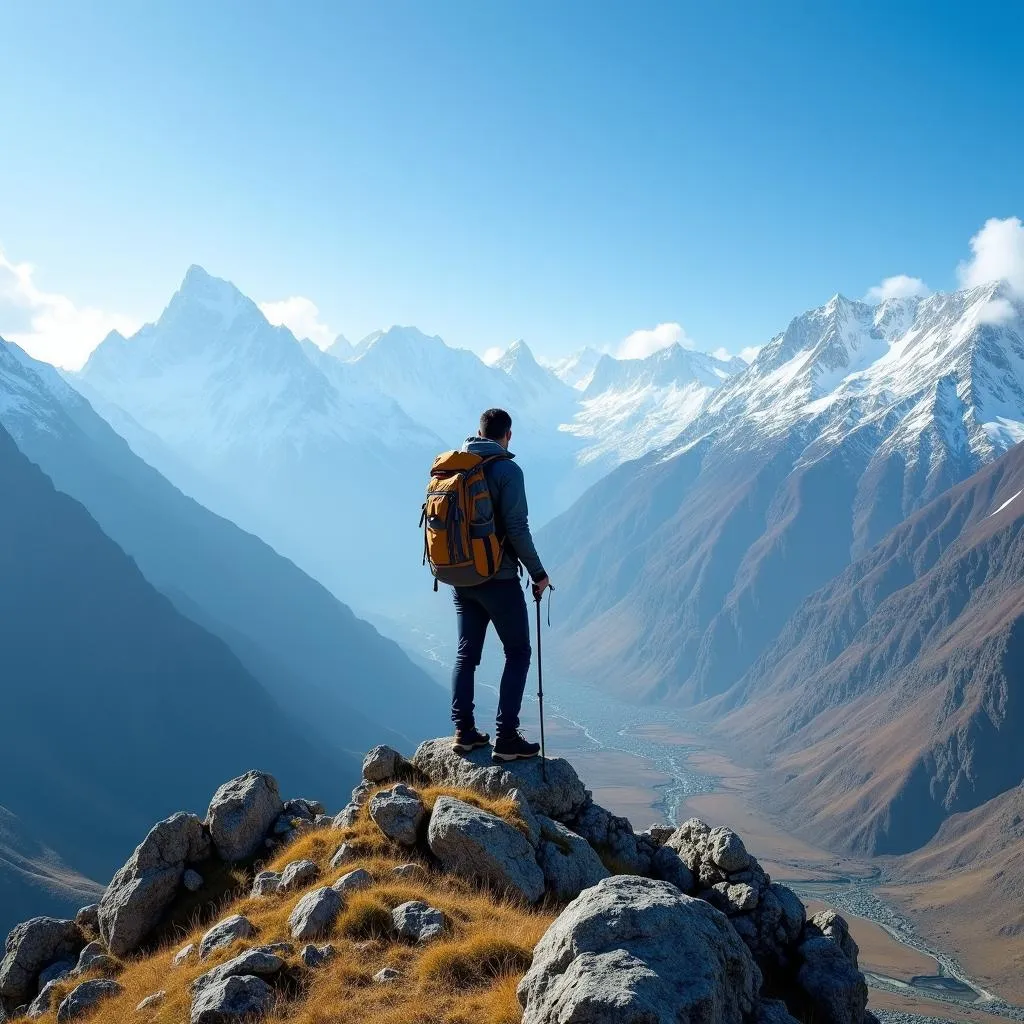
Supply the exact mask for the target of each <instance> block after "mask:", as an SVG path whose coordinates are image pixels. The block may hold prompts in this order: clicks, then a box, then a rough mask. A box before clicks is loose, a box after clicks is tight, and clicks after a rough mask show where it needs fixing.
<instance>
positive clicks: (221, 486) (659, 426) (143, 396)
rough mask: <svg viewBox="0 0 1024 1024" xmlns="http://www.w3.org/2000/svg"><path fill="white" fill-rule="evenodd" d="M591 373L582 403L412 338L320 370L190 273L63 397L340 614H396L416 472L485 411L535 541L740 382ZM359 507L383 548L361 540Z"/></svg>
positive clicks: (409, 568) (508, 365) (509, 366)
mask: <svg viewBox="0 0 1024 1024" xmlns="http://www.w3.org/2000/svg"><path fill="white" fill-rule="evenodd" d="M587 358H588V357H586V356H583V355H581V357H580V360H581V361H586V360H587ZM597 362H598V363H600V367H598V366H597V364H596V363H595V374H596V376H595V379H594V380H592V381H591V383H590V385H589V386H588V387H587V388H586V389H585V390H583V391H580V390H578V389H577V388H575V387H573V386H571V385H570V384H569V383H567V382H566V381H565V380H563V379H561V377H560V376H559V375H558V374H556V373H555V372H554V371H553V370H551V369H549V368H546V367H543V366H541V365H540V364H539V363H538V362H537V361H536V360H535V359H534V357H533V354H532V353H531V352H530V350H529V348H528V347H527V346H526V345H525V344H523V343H522V342H517V343H516V344H514V345H512V346H511V347H510V348H509V350H508V351H507V352H506V353H505V354H504V356H503V357H502V358H501V359H500V360H498V362H497V364H496V365H494V366H488V365H486V364H485V363H484V362H483V361H482V360H480V359H479V358H478V357H477V356H476V355H474V354H473V353H472V352H469V351H465V350H461V349H453V348H450V347H448V346H447V345H445V344H444V342H443V341H442V340H441V339H440V338H437V337H430V336H428V335H425V334H423V333H422V332H420V331H418V330H416V329H415V328H412V327H392V328H391V329H389V330H386V331H379V332H376V333H374V334H372V335H370V336H368V337H367V338H365V339H363V340H362V341H361V342H359V343H358V344H356V345H351V344H349V343H348V342H347V341H346V340H345V339H343V338H342V339H340V340H339V341H338V342H336V343H335V344H334V345H333V346H331V348H330V349H329V350H328V351H327V352H322V351H321V350H319V349H318V348H317V347H316V346H314V345H313V344H312V343H310V342H300V341H298V340H296V338H295V337H294V336H293V335H292V334H291V333H290V332H289V331H288V330H286V329H285V328H283V327H272V326H271V325H270V324H269V323H268V322H267V321H266V319H265V318H264V316H263V314H262V313H261V312H260V310H259V309H258V307H257V306H256V304H255V303H253V302H252V301H251V300H249V299H248V298H246V297H245V296H244V295H242V294H241V292H239V291H238V290H237V289H236V288H235V287H234V286H233V285H231V284H230V283H228V282H226V281H221V280H218V279H216V278H213V277H211V276H210V275H208V274H207V273H206V272H205V271H204V270H202V269H201V268H199V267H192V268H191V269H190V270H189V271H188V273H187V274H186V276H185V279H184V281H183V282H182V286H181V288H180V289H179V291H178V292H177V293H176V294H175V295H174V297H173V298H172V299H171V302H170V304H169V305H168V307H167V309H166V310H165V311H164V313H163V314H162V315H161V317H160V318H159V320H158V321H157V322H156V323H154V324H149V325H147V326H145V327H143V328H142V329H141V330H140V331H139V332H138V333H137V334H136V335H135V336H133V337H132V338H128V339H126V338H123V337H121V336H120V335H119V334H116V333H115V334H112V335H110V337H108V338H107V339H106V340H105V341H104V342H103V343H102V344H101V345H100V346H99V347H98V348H97V349H96V351H95V352H94V353H93V355H92V357H91V358H90V359H89V361H88V363H87V364H86V366H85V367H84V369H83V370H82V371H81V373H80V374H77V375H74V376H73V377H70V378H69V379H70V380H71V382H72V383H73V384H74V386H75V387H76V388H79V389H80V390H81V391H82V393H83V394H85V395H86V396H87V397H88V398H89V399H90V401H92V402H93V404H94V405H95V407H96V409H97V410H98V411H99V412H100V413H101V414H102V415H103V416H105V417H106V418H107V419H108V421H109V422H110V423H111V425H112V426H114V428H115V429H116V430H118V431H119V432H120V433H121V434H122V435H123V436H124V437H125V438H126V439H127V440H128V441H129V443H130V444H131V445H132V447H133V448H134V450H135V451H136V452H137V453H138V454H139V455H141V456H142V457H143V458H145V459H146V460H147V461H148V462H150V463H151V464H152V465H153V466H155V467H156V468H157V469H159V470H160V471H161V473H163V474H164V475H165V476H166V477H167V478H168V479H170V480H171V481H172V482H173V483H175V484H176V485H177V486H179V487H180V488H181V489H182V490H184V491H185V492H186V493H188V494H190V495H191V496H192V497H194V498H196V499H197V500H198V501H200V502H201V503H202V504H204V505H206V506H207V507H208V508H210V509H212V510H214V511H215V512H218V513H219V514H221V515H224V516H226V517H228V518H229V519H231V520H232V521H234V522H236V523H238V524H239V525H241V526H242V527H243V528H245V529H248V530H251V531H252V532H254V533H256V534H257V535H259V536H260V537H262V538H263V539H265V540H267V541H268V542H269V543H271V544H272V545H273V546H274V547H275V548H276V549H277V550H279V551H281V552H282V553H284V554H286V555H288V556H289V557H291V558H293V559H294V560H295V561H296V562H297V563H298V564H299V565H300V566H302V568H303V569H304V570H305V571H307V572H308V573H310V574H312V575H313V576H315V577H316V578H317V579H319V580H320V581H321V582H323V583H324V584H325V585H326V586H328V587H329V588H330V589H331V590H332V591H333V592H334V593H335V594H337V595H339V596H340V597H342V598H343V599H345V600H348V601H351V602H353V603H355V604H357V605H358V607H360V608H373V609H375V610H377V611H380V612H385V613H387V614H394V613H395V612H396V610H399V609H397V608H396V605H397V606H401V605H402V603H403V601H404V600H405V597H404V596H402V595H401V594H396V591H397V590H401V589H404V588H410V590H412V588H415V587H417V585H418V586H420V587H421V588H422V586H423V582H424V581H423V576H422V573H421V572H420V571H419V556H420V547H421V543H422V540H421V538H420V537H419V535H418V532H417V530H416V521H417V519H418V516H419V506H420V503H421V501H422V496H421V491H422V488H423V485H424V481H425V477H426V472H427V468H428V467H429V465H430V463H431V461H432V458H433V456H434V455H435V454H436V453H437V452H438V451H440V450H443V449H444V448H446V447H455V446H458V445H459V444H461V443H462V441H463V440H464V438H465V437H466V436H467V435H468V434H471V433H475V430H476V425H477V422H478V418H479V414H480V412H481V411H482V410H483V409H485V408H488V407H490V406H502V407H505V408H508V409H509V410H510V411H511V412H512V414H513V417H514V421H515V423H514V427H513V449H514V450H515V452H516V454H517V457H518V458H519V459H520V460H521V462H522V463H523V464H524V466H525V467H526V468H527V470H528V473H529V482H530V488H529V489H530V498H531V507H532V512H533V516H534V519H535V522H537V523H540V522H543V521H544V520H546V519H548V518H550V517H551V516H552V515H553V514H555V513H556V512H558V511H560V510H562V509H564V508H566V507H568V505H569V504H570V503H571V501H572V500H573V499H574V498H576V497H577V496H578V495H579V494H580V493H581V492H582V491H583V490H584V488H585V487H586V486H587V485H588V484H589V483H591V482H593V481H594V480H595V479H597V478H598V477H599V476H600V475H601V474H602V473H603V472H605V471H606V470H607V469H608V468H610V467H611V466H613V465H615V464H617V463H618V462H620V461H621V460H622V459H624V458H627V457H631V456H634V455H636V454H641V453H642V452H643V451H645V450H647V448H649V447H651V446H652V445H655V444H657V443H659V442H660V441H661V440H663V439H664V435H665V433H666V431H667V430H669V427H668V426H667V424H666V419H674V420H675V421H676V422H677V424H678V423H685V421H686V420H687V419H688V418H689V417H691V416H692V415H695V414H696V413H697V411H699V408H700V407H701V405H702V403H703V402H704V401H705V400H706V398H707V396H708V395H709V394H710V393H711V391H712V390H713V388H714V387H716V386H717V385H719V384H721V383H722V382H723V381H724V380H725V379H727V378H728V375H729V373H731V372H735V370H736V369H738V368H739V366H740V365H741V364H739V363H738V362H735V361H734V362H733V363H728V364H727V363H720V362H719V361H717V360H714V359H712V358H711V357H705V356H700V355H699V354H697V353H688V352H684V351H683V350H682V349H680V348H678V347H676V348H674V349H672V350H669V351H667V352H664V353H658V354H657V355H656V356H655V357H652V358H651V359H650V360H646V361H639V360H637V361H631V362H617V361H615V360H612V359H611V358H610V357H608V356H604V357H601V358H600V359H599V360H598V361H597ZM598 371H599V372H598ZM616 371H618V372H616ZM563 372H568V373H569V375H570V376H572V373H571V371H569V370H567V369H564V370H563ZM577 383H579V381H577ZM613 408H614V410H615V412H614V416H612V415H611V410H612V409H613ZM666 408H667V409H669V412H668V413H666V412H665V409H666ZM602 410H608V412H607V413H606V412H603V411H602ZM377 493H386V494H387V495H388V498H387V500H385V501H381V500H376V499H375V497H374V495H375V494H377ZM368 502H369V503H372V505H373V511H372V518H373V521H374V523H375V525H376V527H377V530H376V531H375V532H376V537H379V538H380V540H379V541H377V542H373V540H371V539H369V538H365V537H361V536H359V531H360V529H362V528H363V525H364V524H365V522H366V520H367V510H366V508H367V503H368ZM368 541H369V542H368ZM354 580H358V581H359V582H358V584H354V583H353V581H354ZM399 584H400V586H399Z"/></svg>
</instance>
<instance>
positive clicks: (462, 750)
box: [452, 725, 491, 754]
mask: <svg viewBox="0 0 1024 1024" xmlns="http://www.w3.org/2000/svg"><path fill="white" fill-rule="evenodd" d="M490 742H491V737H490V736H488V735H487V733H485V732H481V731H480V730H479V729H478V728H477V727H476V726H475V725H471V726H470V727H469V728H468V729H456V730H455V739H454V740H453V741H452V750H454V751H455V753H456V754H468V753H469V752H470V751H472V750H476V749H478V748H479V747H486V746H487V744H488V743H490Z"/></svg>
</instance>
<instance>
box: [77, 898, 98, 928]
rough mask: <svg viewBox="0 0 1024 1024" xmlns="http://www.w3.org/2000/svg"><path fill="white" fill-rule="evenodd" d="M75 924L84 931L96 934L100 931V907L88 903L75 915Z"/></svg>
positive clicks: (96, 904)
mask: <svg viewBox="0 0 1024 1024" xmlns="http://www.w3.org/2000/svg"><path fill="white" fill-rule="evenodd" d="M75 924H77V925H78V927H79V928H82V929H83V930H86V931H91V932H98V931H99V930H100V905H99V904H98V903H90V904H89V905H88V906H87V907H82V909H81V910H80V911H79V912H78V913H77V914H75Z"/></svg>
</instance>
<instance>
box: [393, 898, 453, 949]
mask: <svg viewBox="0 0 1024 1024" xmlns="http://www.w3.org/2000/svg"><path fill="white" fill-rule="evenodd" d="M391 920H392V923H393V924H394V928H395V934H396V935H398V937H399V938H402V939H408V940H409V941H410V942H430V941H431V939H436V938H438V937H439V936H440V935H441V934H442V933H443V932H444V927H445V917H444V914H442V913H441V911H440V910H438V909H437V908H436V907H431V906H429V905H428V904H426V903H423V902H421V901H420V900H410V901H409V902H408V903H403V904H401V906H397V907H395V909H394V910H392V911H391Z"/></svg>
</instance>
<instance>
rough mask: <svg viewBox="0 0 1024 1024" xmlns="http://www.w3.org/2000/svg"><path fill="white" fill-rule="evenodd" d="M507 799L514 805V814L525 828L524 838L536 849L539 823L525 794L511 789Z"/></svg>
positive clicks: (538, 838)
mask: <svg viewBox="0 0 1024 1024" xmlns="http://www.w3.org/2000/svg"><path fill="white" fill-rule="evenodd" d="M508 798H509V800H511V801H512V802H513V803H514V804H515V805H516V814H517V815H518V816H519V820H520V821H522V823H523V824H524V825H525V826H526V838H527V839H529V840H530V845H531V846H533V847H536V846H537V844H538V843H539V842H540V822H539V821H538V820H537V815H536V814H535V813H534V811H533V808H532V807H531V806H530V801H529V800H528V799H527V797H526V794H525V793H523V792H522V790H519V789H513V790H512V792H511V793H509V795H508Z"/></svg>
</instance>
